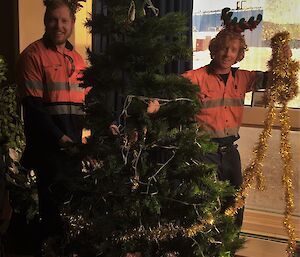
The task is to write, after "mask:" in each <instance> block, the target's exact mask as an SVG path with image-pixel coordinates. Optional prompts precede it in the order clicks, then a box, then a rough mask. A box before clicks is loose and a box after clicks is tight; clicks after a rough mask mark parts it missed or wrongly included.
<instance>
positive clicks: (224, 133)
mask: <svg viewBox="0 0 300 257" xmlns="http://www.w3.org/2000/svg"><path fill="white" fill-rule="evenodd" d="M205 130H206V132H207V133H208V134H209V135H210V137H211V138H222V137H229V136H238V132H239V127H238V128H225V129H224V130H218V131H215V130H213V129H212V128H207V127H205Z"/></svg>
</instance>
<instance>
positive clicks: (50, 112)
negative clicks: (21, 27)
mask: <svg viewBox="0 0 300 257" xmlns="http://www.w3.org/2000/svg"><path fill="white" fill-rule="evenodd" d="M44 3H45V5H46V12H45V15H44V24H45V34H44V36H43V38H42V39H40V40H37V41H35V42H34V43H32V44H30V45H29V46H28V47H27V48H26V49H25V50H24V51H23V52H22V53H21V55H20V58H19V63H18V72H17V76H18V86H19V92H20V95H21V103H22V105H23V108H24V123H25V136H26V148H25V151H24V154H23V157H22V160H21V161H22V164H23V166H24V167H25V168H30V169H34V170H35V172H36V175H37V182H38V193H39V208H40V210H39V211H40V217H41V241H43V240H45V239H47V238H49V237H59V236H60V235H61V234H62V233H63V226H62V221H61V217H60V215H59V206H60V204H61V203H62V202H63V201H65V200H66V197H64V195H63V192H64V190H63V188H62V187H61V185H60V183H59V181H60V180H59V179H60V177H66V176H69V177H71V176H76V174H79V172H80V171H81V161H80V158H74V152H75V151H76V147H74V145H76V144H81V140H82V129H83V120H84V115H85V113H84V110H83V105H84V100H85V95H86V93H87V91H88V90H87V89H85V88H83V87H80V85H79V84H80V80H79V79H80V77H81V76H82V74H81V71H82V69H84V68H85V62H84V60H83V59H82V57H81V56H80V55H79V54H78V53H77V52H76V51H75V49H74V47H73V46H72V44H71V43H70V42H69V41H68V38H69V37H70V36H71V33H72V31H73V28H74V24H75V12H76V9H77V7H78V4H77V1H67V0H51V1H50V0H49V1H44Z"/></svg>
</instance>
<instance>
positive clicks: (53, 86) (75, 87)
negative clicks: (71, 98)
mask: <svg viewBox="0 0 300 257" xmlns="http://www.w3.org/2000/svg"><path fill="white" fill-rule="evenodd" d="M47 90H48V91H59V90H72V91H79V92H82V91H84V90H85V89H84V88H83V87H80V86H79V84H71V85H68V84H67V83H62V82H56V83H47Z"/></svg>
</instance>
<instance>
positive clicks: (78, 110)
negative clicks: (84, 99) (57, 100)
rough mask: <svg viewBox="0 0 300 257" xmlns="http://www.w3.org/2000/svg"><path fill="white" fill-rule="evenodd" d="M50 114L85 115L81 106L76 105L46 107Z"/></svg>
mask: <svg viewBox="0 0 300 257" xmlns="http://www.w3.org/2000/svg"><path fill="white" fill-rule="evenodd" d="M46 108H47V110H48V112H49V114H50V115H61V114H74V115H85V112H84V110H83V106H76V105H54V106H47V107H46Z"/></svg>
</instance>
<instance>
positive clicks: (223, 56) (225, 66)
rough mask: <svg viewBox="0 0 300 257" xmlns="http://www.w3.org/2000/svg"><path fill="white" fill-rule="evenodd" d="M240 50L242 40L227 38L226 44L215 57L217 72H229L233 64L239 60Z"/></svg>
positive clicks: (214, 62)
mask: <svg viewBox="0 0 300 257" xmlns="http://www.w3.org/2000/svg"><path fill="white" fill-rule="evenodd" d="M239 52H240V41H239V40H238V39H229V38H227V39H226V40H225V42H224V44H223V45H222V46H221V47H220V48H219V49H218V50H217V51H216V52H215V55H214V58H213V64H214V69H215V71H216V73H218V74H225V73H229V71H230V68H231V66H232V65H233V64H235V63H236V62H237V59H238V56H239Z"/></svg>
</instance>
